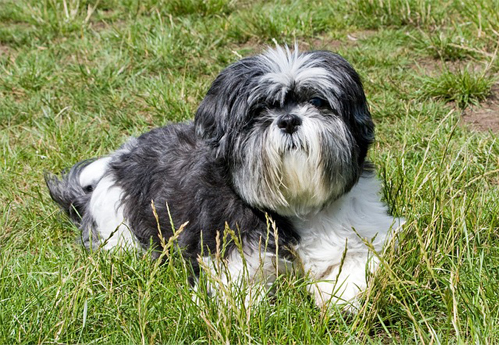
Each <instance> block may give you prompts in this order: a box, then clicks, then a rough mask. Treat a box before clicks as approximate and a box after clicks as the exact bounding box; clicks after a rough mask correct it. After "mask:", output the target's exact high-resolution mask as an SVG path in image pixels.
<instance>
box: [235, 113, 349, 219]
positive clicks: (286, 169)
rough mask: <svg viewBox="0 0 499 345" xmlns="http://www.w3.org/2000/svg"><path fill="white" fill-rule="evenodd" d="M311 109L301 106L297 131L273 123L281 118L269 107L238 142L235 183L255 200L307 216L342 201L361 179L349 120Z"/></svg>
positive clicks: (262, 205)
mask: <svg viewBox="0 0 499 345" xmlns="http://www.w3.org/2000/svg"><path fill="white" fill-rule="evenodd" d="M307 110H308V111H309V109H308V107H307V106H305V107H301V108H298V109H297V112H298V115H299V116H300V117H301V119H302V121H303V122H302V124H301V125H300V126H299V127H298V129H297V131H296V132H294V133H293V134H288V133H285V132H284V131H282V130H281V129H280V128H279V127H278V126H276V125H275V123H271V124H270V125H268V123H269V121H271V120H270V119H275V118H276V116H275V115H274V116H273V114H272V113H271V112H269V113H267V114H266V115H264V116H263V117H261V119H262V124H261V125H259V124H258V123H257V124H256V125H255V126H254V127H253V129H252V130H251V131H250V132H249V134H248V136H246V137H243V138H242V139H241V140H240V141H239V142H238V143H237V144H236V145H239V149H238V150H237V152H239V158H238V159H237V161H239V164H236V167H235V169H234V170H233V179H234V185H235V187H236V189H237V190H238V192H239V194H240V195H241V196H242V197H243V198H244V199H245V200H246V201H247V202H248V203H249V204H250V205H253V206H255V207H258V208H261V209H266V210H271V211H275V212H277V213H279V214H281V215H283V216H303V215H307V214H310V213H312V212H317V211H319V210H320V209H321V208H322V207H323V206H325V205H326V204H328V203H329V202H332V201H334V200H336V199H337V198H338V197H339V196H341V195H342V194H344V193H345V192H346V191H347V190H348V189H349V188H350V187H351V185H352V184H353V183H354V182H355V181H356V179H357V177H356V176H357V175H356V163H355V162H354V158H353V154H352V145H353V144H352V142H353V140H352V137H351V135H350V132H349V130H348V128H347V126H346V125H345V123H344V122H343V121H342V120H341V119H340V118H339V117H336V116H334V115H332V114H328V116H326V117H324V116H323V114H320V113H319V112H317V111H316V112H312V113H310V111H309V113H308V114H305V112H306V111H307ZM300 113H302V114H300ZM265 118H266V119H265ZM274 121H275V120H274ZM264 123H267V125H264Z"/></svg>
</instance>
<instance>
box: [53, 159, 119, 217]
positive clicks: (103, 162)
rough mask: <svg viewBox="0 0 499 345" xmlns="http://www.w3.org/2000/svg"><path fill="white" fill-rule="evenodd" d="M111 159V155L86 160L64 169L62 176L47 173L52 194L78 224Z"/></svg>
mask: <svg viewBox="0 0 499 345" xmlns="http://www.w3.org/2000/svg"><path fill="white" fill-rule="evenodd" d="M109 160H110V158H109V157H104V158H100V159H88V160H84V161H82V162H79V163H76V164H75V165H74V166H73V167H72V168H71V169H69V171H67V170H66V171H63V172H62V174H61V177H60V178H59V177H58V176H57V175H54V174H52V173H45V176H44V177H45V183H46V184H47V187H48V189H49V192H50V196H51V197H52V199H53V200H54V201H55V202H56V203H58V204H59V206H61V208H62V209H63V210H64V212H66V213H67V215H68V216H69V218H70V219H71V220H72V221H73V222H74V223H75V224H76V225H80V223H81V219H82V217H83V215H84V214H85V212H86V208H87V206H88V203H89V202H90V198H91V196H92V192H93V191H94V189H95V187H96V186H97V184H98V183H99V181H100V180H101V178H102V177H103V176H104V174H105V173H106V171H107V170H108V165H109Z"/></svg>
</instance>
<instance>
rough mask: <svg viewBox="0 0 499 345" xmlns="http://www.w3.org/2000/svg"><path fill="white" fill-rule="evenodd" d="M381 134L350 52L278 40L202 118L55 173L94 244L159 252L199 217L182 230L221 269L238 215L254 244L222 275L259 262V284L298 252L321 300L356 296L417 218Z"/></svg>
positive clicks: (224, 81)
mask: <svg viewBox="0 0 499 345" xmlns="http://www.w3.org/2000/svg"><path fill="white" fill-rule="evenodd" d="M373 140H374V124H373V121H372V119H371V115H370V113H369V109H368V105H367V102H366V97H365V95H364V91H363V88H362V84H361V80H360V78H359V75H358V74H357V73H356V72H355V70H354V69H353V68H352V66H350V64H349V63H348V62H347V61H346V60H345V59H343V58H342V57H341V56H339V55H337V54H333V53H331V52H329V51H309V52H299V51H298V50H297V48H295V49H294V50H290V49H289V48H287V47H276V48H275V49H269V50H268V51H267V52H266V53H264V54H261V55H257V56H253V57H248V58H244V59H242V60H240V61H238V62H236V63H234V64H232V65H230V66H229V67H227V68H226V69H225V70H223V71H222V72H221V73H220V75H219V76H218V77H217V78H216V80H215V81H214V82H213V84H212V85H211V87H210V89H209V91H208V93H207V95H206V97H205V98H204V99H203V101H202V102H201V105H200V106H199V109H198V110H197V112H196V115H195V119H194V122H188V123H182V124H171V125H168V126H166V127H162V128H156V129H153V130H152V131H150V132H148V133H145V134H143V135H141V136H140V137H138V138H132V139H130V140H128V141H127V142H126V143H125V144H124V145H123V146H121V147H120V148H119V149H118V150H117V151H115V152H113V153H111V154H110V155H108V156H105V157H101V158H98V159H92V160H86V161H83V162H80V163H77V164H76V165H74V166H73V167H72V168H71V169H70V170H69V171H67V172H65V173H63V175H62V178H61V179H59V178H58V177H57V176H55V175H50V174H49V175H46V182H47V185H48V187H49V190H50V194H51V196H52V198H53V199H54V200H55V201H56V202H57V203H58V204H59V205H60V206H61V207H62V208H63V209H64V210H65V211H66V212H67V214H68V215H69V217H70V218H71V220H72V221H73V222H74V223H75V224H77V225H78V226H79V228H80V229H81V231H82V239H83V243H84V245H85V246H86V247H89V248H98V247H103V248H105V249H112V248H141V249H148V248H150V247H151V246H152V247H153V249H154V250H156V251H157V252H158V251H161V241H160V237H163V238H169V237H170V236H172V234H173V230H172V224H171V221H172V222H173V224H174V226H179V225H180V224H184V223H186V222H188V223H187V224H186V225H185V228H184V230H183V231H182V232H181V233H180V234H179V235H178V238H177V241H178V246H179V248H181V251H182V254H183V256H184V257H185V258H186V259H187V260H190V262H191V263H192V266H193V269H194V272H195V274H198V273H199V270H200V265H201V266H203V267H209V268H211V269H213V267H214V264H213V257H212V256H211V255H210V253H214V252H215V251H216V250H217V248H216V247H217V243H218V242H219V241H218V239H219V233H220V232H223V231H224V229H226V227H229V228H230V229H233V230H234V231H235V233H236V234H237V236H238V238H239V241H237V242H238V243H239V244H240V247H241V248H236V244H235V242H236V241H232V242H231V243H229V244H228V246H227V248H226V250H225V252H224V253H225V254H224V258H223V260H225V263H226V265H227V267H228V273H227V272H226V273H223V275H224V277H223V278H222V279H221V281H224V282H226V283H230V282H234V281H236V280H238V279H239V278H240V277H241V275H242V272H243V271H246V272H248V277H249V279H250V280H251V281H252V282H253V283H254V284H258V283H261V282H265V283H268V282H272V281H273V279H274V278H275V276H276V274H279V273H280V272H278V271H279V270H278V269H277V268H276V267H278V266H279V262H281V263H282V265H281V266H280V267H287V266H288V265H287V263H289V262H290V261H293V262H294V263H295V264H296V265H299V266H300V267H301V268H302V269H303V272H305V273H307V274H309V276H310V277H311V278H312V280H313V283H312V284H310V291H311V293H312V295H313V296H314V298H315V301H316V303H317V304H318V305H319V306H323V305H325V304H326V303H329V302H332V303H339V304H342V303H349V302H351V301H353V300H355V297H356V296H357V295H358V293H359V292H360V291H362V290H363V289H364V288H365V287H366V284H367V283H366V279H367V275H368V274H367V272H369V271H371V272H372V271H374V270H375V269H376V267H377V263H378V259H377V257H376V256H373V255H372V249H374V250H375V251H381V250H382V248H383V244H384V243H385V242H386V241H387V240H388V239H389V238H390V237H391V234H393V233H394V232H395V231H396V229H398V228H399V227H400V226H401V224H402V222H403V221H402V220H401V219H398V218H394V217H392V216H390V215H389V214H388V211H387V207H386V206H385V205H384V204H383V203H382V202H381V201H380V184H379V182H378V181H377V179H376V177H375V174H374V172H373V169H372V167H371V165H370V164H369V163H368V162H367V161H366V154H367V151H368V148H369V146H370V144H371V143H372V142H373ZM153 207H154V208H155V210H153ZM153 211H154V212H156V215H157V216H155V215H154V214H153ZM170 217H171V220H170ZM269 219H270V220H271V224H272V226H269ZM269 227H274V228H275V231H274V230H270V231H269ZM158 229H160V231H161V236H159V231H158ZM154 250H153V252H154ZM243 266H244V268H243ZM214 289H215V288H214Z"/></svg>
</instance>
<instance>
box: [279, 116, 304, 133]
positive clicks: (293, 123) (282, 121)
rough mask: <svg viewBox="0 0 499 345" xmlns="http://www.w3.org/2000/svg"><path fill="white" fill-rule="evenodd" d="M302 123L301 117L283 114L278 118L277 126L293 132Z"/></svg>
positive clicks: (287, 131)
mask: <svg viewBox="0 0 499 345" xmlns="http://www.w3.org/2000/svg"><path fill="white" fill-rule="evenodd" d="M300 125H301V119H300V117H298V116H296V115H289V114H288V115H283V116H281V117H280V118H279V120H277V127H279V128H280V129H282V130H283V131H284V132H286V133H288V134H293V133H294V132H296V131H297V129H298V126H300Z"/></svg>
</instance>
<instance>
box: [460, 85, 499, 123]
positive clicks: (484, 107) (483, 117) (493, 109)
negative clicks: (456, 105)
mask: <svg viewBox="0 0 499 345" xmlns="http://www.w3.org/2000/svg"><path fill="white" fill-rule="evenodd" d="M463 121H464V122H465V123H467V124H468V125H469V126H470V127H471V128H473V129H475V130H477V131H483V132H488V131H491V132H493V133H499V84H495V85H494V86H493V87H492V93H491V95H490V96H489V98H488V99H487V100H486V101H485V102H482V103H481V104H480V105H478V106H473V107H470V108H468V109H466V110H465V111H464V113H463Z"/></svg>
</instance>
